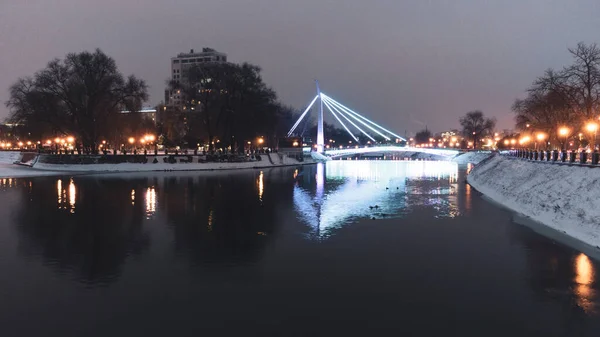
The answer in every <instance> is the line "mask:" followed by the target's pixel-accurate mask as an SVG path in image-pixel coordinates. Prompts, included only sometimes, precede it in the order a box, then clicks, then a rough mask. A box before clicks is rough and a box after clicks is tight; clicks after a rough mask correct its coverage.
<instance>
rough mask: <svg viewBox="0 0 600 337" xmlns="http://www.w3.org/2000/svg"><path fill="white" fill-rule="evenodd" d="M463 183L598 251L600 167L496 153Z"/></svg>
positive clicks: (476, 168)
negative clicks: (548, 161)
mask: <svg viewBox="0 0 600 337" xmlns="http://www.w3.org/2000/svg"><path fill="white" fill-rule="evenodd" d="M467 181H468V182H469V184H471V185H472V186H473V187H474V188H475V189H477V190H478V191H480V192H481V193H483V194H484V195H486V196H487V197H489V198H490V199H492V200H494V201H495V202H497V203H499V204H501V205H504V206H505V207H507V208H510V209H512V210H514V211H516V212H519V213H521V214H523V215H526V216H528V217H530V218H531V219H533V220H535V221H537V222H540V223H542V224H544V225H546V226H549V227H551V228H553V229H556V230H558V231H560V232H564V233H566V234H567V235H569V236H572V237H574V238H576V239H578V240H581V241H583V242H585V243H587V244H590V245H592V246H595V247H600V207H598V199H599V198H600V168H588V167H577V166H567V165H558V164H554V165H553V164H547V163H538V162H529V161H525V160H519V159H516V158H510V157H503V156H499V155H498V156H495V157H494V158H491V159H490V160H488V161H486V162H483V163H481V164H480V165H478V166H476V167H475V168H474V169H473V171H472V172H471V174H469V176H468V177H467Z"/></svg>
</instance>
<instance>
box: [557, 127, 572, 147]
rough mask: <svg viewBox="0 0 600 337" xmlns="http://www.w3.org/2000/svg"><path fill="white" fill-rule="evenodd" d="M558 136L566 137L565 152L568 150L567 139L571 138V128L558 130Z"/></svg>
mask: <svg viewBox="0 0 600 337" xmlns="http://www.w3.org/2000/svg"><path fill="white" fill-rule="evenodd" d="M558 134H559V135H561V136H563V137H565V143H564V146H563V147H564V148H563V150H566V149H567V137H568V136H569V128H567V127H564V126H563V127H561V128H560V129H558Z"/></svg>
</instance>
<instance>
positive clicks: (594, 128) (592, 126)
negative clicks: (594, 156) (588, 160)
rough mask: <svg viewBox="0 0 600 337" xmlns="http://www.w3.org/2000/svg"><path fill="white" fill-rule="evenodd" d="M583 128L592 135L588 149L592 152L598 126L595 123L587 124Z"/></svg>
mask: <svg viewBox="0 0 600 337" xmlns="http://www.w3.org/2000/svg"><path fill="white" fill-rule="evenodd" d="M585 128H586V129H587V130H588V131H589V132H590V133H592V134H593V135H594V138H592V141H591V142H590V145H591V146H590V148H591V149H592V150H593V149H594V148H595V147H596V132H597V131H598V124H597V123H595V122H589V123H588V124H587V125H586V126H585Z"/></svg>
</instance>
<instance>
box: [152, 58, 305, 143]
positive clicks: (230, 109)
mask: <svg viewBox="0 0 600 337" xmlns="http://www.w3.org/2000/svg"><path fill="white" fill-rule="evenodd" d="M260 73H261V69H260V67H258V66H255V65H251V64H248V63H243V64H233V63H203V64H195V65H192V66H190V67H189V68H187V69H183V74H182V80H169V81H168V82H167V85H168V87H169V90H170V91H171V93H173V94H176V95H177V96H179V97H181V98H182V99H183V104H181V105H179V107H178V108H175V109H180V111H179V113H180V114H179V115H181V114H183V115H184V116H185V118H186V120H185V127H184V130H183V131H184V132H169V131H168V129H169V128H168V126H167V125H163V126H165V127H166V128H165V132H164V133H165V134H167V135H170V136H173V137H176V136H182V137H183V140H184V141H186V142H187V143H190V144H195V143H204V141H207V142H208V143H209V144H211V145H212V144H213V143H214V142H215V140H218V141H220V142H221V144H222V145H225V146H232V148H237V147H240V146H243V142H246V141H248V140H252V139H256V138H257V137H258V136H262V137H266V138H267V141H269V140H270V141H271V142H272V143H273V144H276V140H277V137H278V136H281V135H285V132H287V130H288V129H289V126H290V125H292V124H293V119H294V116H295V114H296V111H295V110H294V109H293V108H290V107H288V106H285V105H283V104H281V103H280V102H279V101H278V100H277V95H276V94H275V91H273V89H271V88H269V87H268V86H267V85H266V84H265V83H264V82H263V80H262V77H261V74H260ZM175 115H177V114H175Z"/></svg>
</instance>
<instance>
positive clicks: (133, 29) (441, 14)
mask: <svg viewBox="0 0 600 337" xmlns="http://www.w3.org/2000/svg"><path fill="white" fill-rule="evenodd" d="M579 41H584V42H588V43H590V42H600V1H598V0H569V1H567V0H560V1H558V0H497V1H485V0H448V1H433V0H432V1H427V0H389V1H384V0H368V1H367V0H335V1H330V0H293V1H292V0H210V1H204V0H146V1H142V0H0V101H2V102H5V101H6V100H7V99H8V87H9V86H10V84H11V83H12V82H14V81H15V80H16V79H17V78H18V77H20V76H26V75H31V74H33V73H34V72H35V71H37V70H39V69H40V68H42V67H44V66H45V64H46V63H47V62H48V61H49V60H50V59H52V58H55V57H63V56H64V55H65V54H66V53H68V52H78V51H82V50H93V49H94V48H96V47H99V48H101V49H102V50H103V51H104V52H106V53H107V54H109V55H111V56H112V57H113V58H115V60H116V61H117V64H118V66H119V68H120V70H121V71H122V72H123V73H125V74H130V73H134V74H135V75H137V76H139V77H141V78H143V79H145V80H146V81H147V82H148V85H149V86H150V95H151V97H150V102H149V104H152V105H154V104H157V103H158V102H160V101H161V100H162V97H163V90H164V82H165V80H166V79H167V78H168V77H169V75H170V57H172V56H175V55H176V54H177V53H179V52H184V51H189V49H192V48H193V49H196V50H200V49H201V48H202V47H212V48H215V49H217V50H218V51H222V52H225V53H227V54H228V57H229V60H230V61H233V62H243V61H247V62H251V63H254V64H257V65H260V66H261V67H262V68H263V76H264V79H265V81H266V82H267V83H268V84H269V85H270V86H272V87H273V88H274V89H275V90H276V91H277V93H278V95H279V97H280V99H281V100H282V101H283V102H284V103H286V104H290V105H293V106H295V107H297V108H301V107H302V106H303V105H306V104H307V103H308V102H309V100H310V99H311V98H312V97H313V96H314V94H315V88H314V82H313V81H314V79H315V78H316V79H319V81H320V83H321V88H322V90H323V91H324V92H326V93H327V94H328V95H329V96H331V97H333V98H335V99H337V100H338V101H340V102H342V103H345V104H346V105H347V106H349V107H351V108H354V109H355V110H357V111H359V112H361V113H363V114H364V115H365V116H367V117H371V118H372V119H374V120H375V121H378V122H381V123H382V124H383V125H385V126H389V128H391V129H392V130H394V131H397V132H398V133H400V134H401V135H402V134H404V132H405V130H407V131H408V132H409V134H410V133H411V132H415V131H417V130H419V129H421V128H423V127H424V126H425V125H427V126H428V127H429V128H430V129H432V130H434V131H441V130H444V129H448V128H453V127H458V118H459V116H461V115H463V114H464V113H465V112H467V111H469V110H473V109H481V110H483V112H484V113H485V114H486V115H489V116H495V117H496V118H497V119H498V127H499V128H512V126H513V119H512V115H511V112H510V106H511V104H512V102H513V100H514V99H515V98H517V97H521V96H523V90H524V89H525V88H526V87H527V86H528V85H529V84H530V83H531V82H532V81H533V80H534V78H535V77H536V76H539V75H541V74H542V72H543V71H544V69H546V68H548V67H555V68H560V67H562V66H563V65H566V64H567V63H569V62H570V56H569V55H568V53H567V50H566V49H567V47H572V46H575V45H576V44H577V42H579ZM7 115H8V111H7V109H6V108H5V107H4V105H3V104H2V105H1V106H0V118H3V117H6V116H7Z"/></svg>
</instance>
